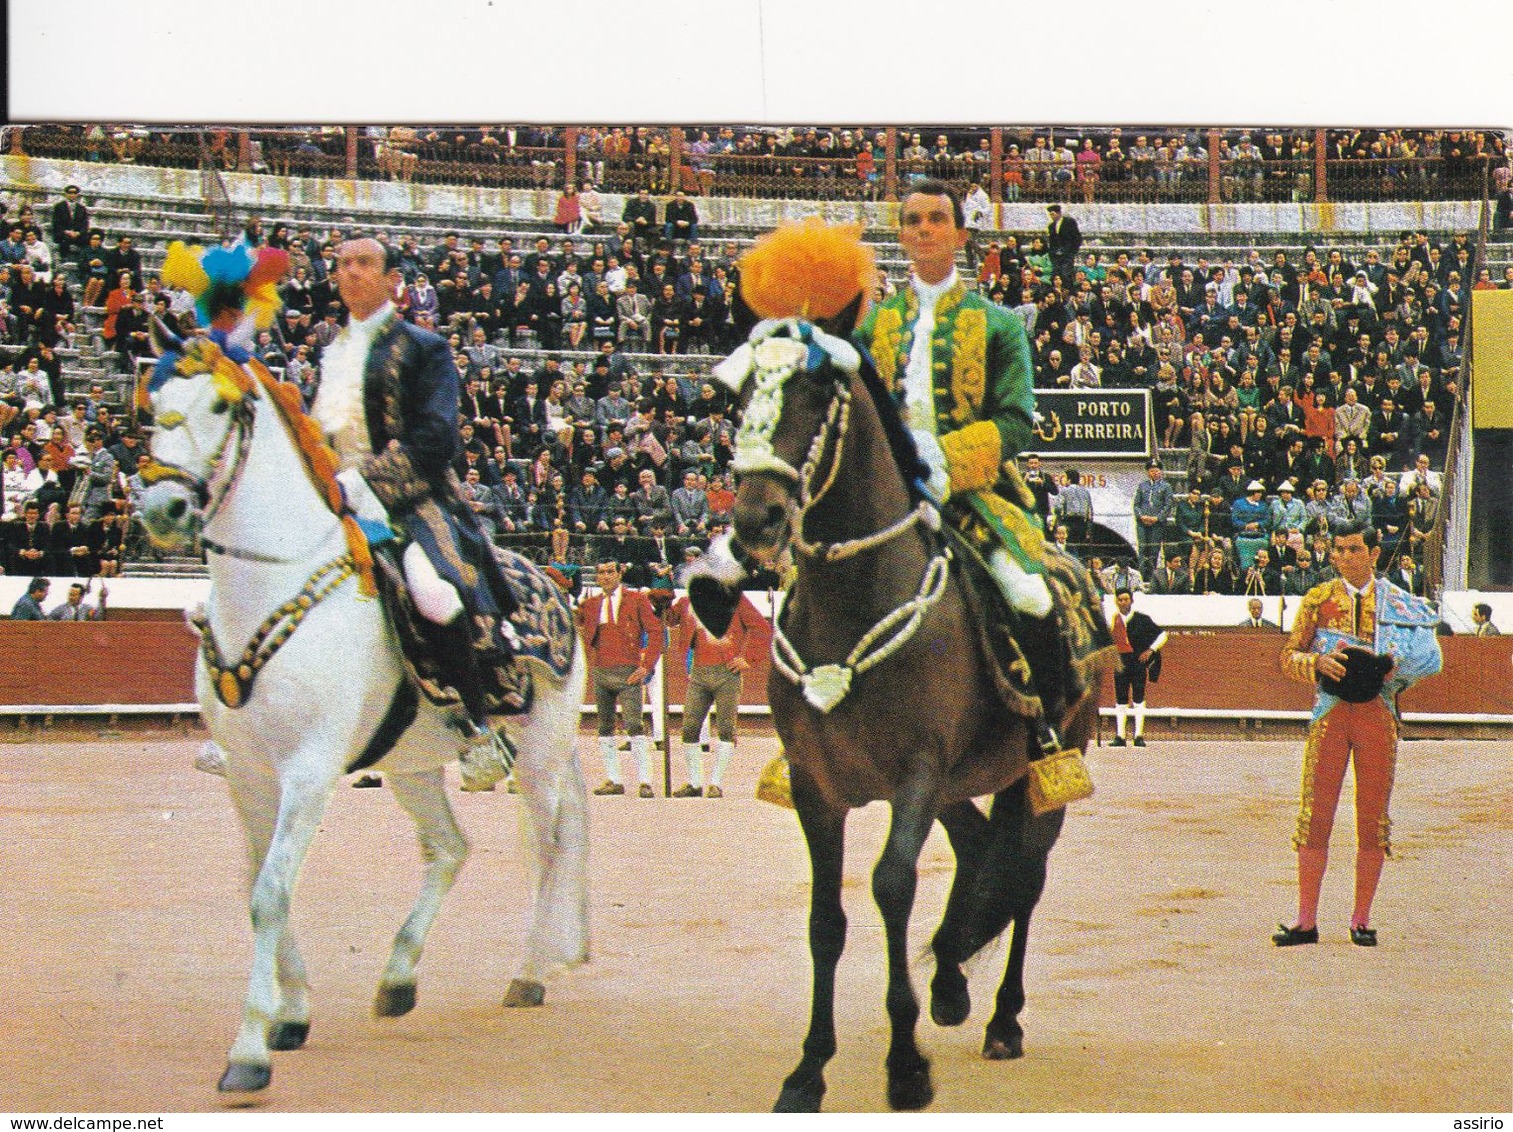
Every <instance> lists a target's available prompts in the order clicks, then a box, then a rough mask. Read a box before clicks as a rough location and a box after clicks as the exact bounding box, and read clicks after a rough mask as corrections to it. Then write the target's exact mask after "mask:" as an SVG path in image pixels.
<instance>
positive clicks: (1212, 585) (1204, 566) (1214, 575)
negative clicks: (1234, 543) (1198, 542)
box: [1193, 546, 1240, 594]
mask: <svg viewBox="0 0 1513 1132" xmlns="http://www.w3.org/2000/svg"><path fill="white" fill-rule="evenodd" d="M1239 586H1240V577H1239V573H1238V572H1237V571H1236V570H1235V568H1234V563H1233V562H1232V561H1231V560H1230V559H1229V557H1228V556H1227V555H1226V554H1225V552H1224V548H1223V547H1222V546H1212V547H1210V548H1209V550H1208V553H1207V556H1206V557H1205V558H1204V559H1203V561H1202V562H1201V563H1200V564H1199V566H1198V568H1197V570H1195V571H1194V572H1193V593H1195V594H1234V593H1238V592H1240V590H1239Z"/></svg>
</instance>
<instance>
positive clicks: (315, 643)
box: [144, 344, 588, 1092]
mask: <svg viewBox="0 0 1513 1132" xmlns="http://www.w3.org/2000/svg"><path fill="white" fill-rule="evenodd" d="M191 352H192V353H193V355H194V357H193V359H186V364H181V365H180V367H179V372H180V373H181V374H182V373H184V372H185V371H186V370H195V369H198V370H200V371H201V372H197V373H190V374H189V375H188V376H174V377H171V378H168V379H167V380H166V381H164V382H162V383H161V385H160V386H159V387H158V388H157V389H156V390H155V391H154V392H153V393H152V395H151V403H152V408H153V410H154V412H155V419H156V430H155V432H154V435H153V440H152V454H153V457H154V460H155V467H154V469H153V476H155V477H156V482H155V483H154V484H153V486H152V487H151V488H150V489H149V491H148V492H147V493H146V495H145V496H144V520H145V522H146V524H147V526H148V528H149V532H150V533H151V534H152V536H153V537H154V539H155V540H156V541H159V542H160V543H163V544H171V543H178V544H182V543H183V542H184V541H185V540H186V539H187V538H190V537H192V535H193V533H194V532H195V531H200V532H201V533H202V535H203V538H204V544H205V546H206V548H207V549H208V550H209V551H210V554H209V569H210V582H211V586H210V593H209V597H208V599H207V601H206V604H205V608H204V610H203V616H204V623H205V624H206V626H207V630H208V632H209V633H210V634H212V635H213V640H214V642H215V643H216V646H217V648H218V649H220V650H222V652H223V653H224V655H226V656H228V657H230V658H232V659H231V661H230V666H229V668H228V670H226V671H224V672H220V673H212V672H211V671H210V669H209V666H208V665H207V662H206V659H205V656H204V653H203V651H202V653H201V656H200V659H199V662H198V664H197V666H196V671H195V685H196V691H197V694H198V697H199V702H200V710H201V712H202V718H203V719H204V721H205V723H206V725H207V727H208V728H209V730H210V734H211V736H212V737H213V739H214V741H215V743H216V744H218V745H219V746H220V747H221V748H222V749H223V750H224V751H225V752H226V755H227V762H226V780H227V782H228V784H229V786H230V789H231V797H232V800H233V802H234V803H235V805H236V810H237V814H238V816H239V817H240V818H241V822H242V828H243V831H244V833H245V834H246V837H247V843H248V849H249V852H250V856H251V873H252V883H251V889H252V891H251V912H252V926H253V933H254V937H255V947H254V953H253V961H252V973H251V979H250V983H249V986H248V990H247V1000H246V1004H245V1006H244V1008H243V1012H242V1024H241V1029H240V1030H239V1032H238V1033H237V1036H236V1041H235V1043H234V1044H233V1045H232V1047H231V1051H230V1055H229V1058H228V1061H229V1064H228V1066H227V1069H226V1072H225V1074H224V1076H223V1077H222V1078H221V1081H220V1086H219V1087H220V1089H221V1090H222V1091H223V1092H250V1091H254V1090H257V1089H261V1088H264V1087H265V1086H266V1085H267V1084H268V1082H269V1080H270V1077H271V1065H270V1058H269V1051H270V1049H279V1050H284V1049H297V1048H299V1047H300V1046H301V1045H302V1044H303V1043H304V1041H305V1038H306V1036H307V1034H308V1032H309V1025H310V1001H309V990H308V984H307V981H306V977H305V966H304V963H303V961H302V960H301V958H300V954H299V950H298V948H297V946H296V944H295V939H294V934H293V931H292V930H291V928H290V925H289V905H290V899H291V897H292V895H293V892H294V886H295V881H296V879H297V877H298V875H299V870H300V865H301V863H302V861H303V860H304V856H305V852H306V850H307V849H308V848H309V846H310V842H311V839H312V838H313V837H314V836H315V832H316V829H317V828H318V826H319V825H320V821H321V816H322V814H323V813H324V811H325V808H326V803H327V800H328V799H329V798H330V796H331V791H332V788H333V786H334V785H335V783H336V782H337V780H338V779H339V778H341V776H342V775H343V773H345V772H346V771H347V770H348V769H349V768H350V767H351V765H352V763H353V761H354V760H355V759H357V758H358V757H359V756H360V754H361V753H362V752H363V751H364V749H365V748H366V747H367V745H368V744H369V742H370V740H371V739H372V737H373V736H374V734H375V732H376V731H377V729H378V728H379V727H380V725H381V721H383V720H384V718H385V713H386V712H387V711H388V709H389V708H390V705H391V703H392V702H393V701H394V699H395V696H396V691H397V690H398V689H399V687H400V684H401V681H402V680H403V679H404V678H405V677H404V674H403V669H402V661H401V657H400V654H399V650H398V644H397V642H396V640H395V637H394V633H393V631H392V629H391V627H390V626H389V623H388V620H387V618H386V617H385V615H384V613H383V611H382V609H381V608H380V606H379V602H378V601H377V599H376V598H372V597H368V596H364V595H363V594H360V593H359V585H358V579H357V577H356V576H354V573H353V559H352V558H351V557H350V555H351V549H350V547H349V542H348V539H347V534H346V530H347V528H346V527H345V526H344V524H343V522H342V521H341V520H340V519H338V517H337V515H336V513H335V512H334V511H333V509H332V508H331V506H329V504H328V500H329V499H330V498H331V495H332V487H331V481H330V480H329V478H325V482H322V479H323V476H322V474H321V472H320V471H319V469H318V468H316V469H314V470H312V467H311V466H310V463H309V462H308V460H307V456H306V454H305V453H307V452H308V451H309V450H311V449H312V448H313V447H317V446H315V445H312V443H311V437H310V433H309V430H310V429H311V428H313V426H312V425H311V424H310V423H309V419H308V418H306V417H304V416H303V414H302V413H300V412H299V411H298V409H297V408H295V407H293V406H292V405H280V404H279V400H280V399H279V398H277V397H275V396H274V395H273V393H274V389H275V384H276V383H275V382H274V379H273V378H272V376H271V375H270V374H269V373H268V372H267V370H265V369H262V368H261V366H260V365H259V364H258V363H257V362H255V361H254V362H250V363H248V364H247V365H246V366H237V365H235V364H234V363H232V362H231V361H230V360H229V359H227V358H225V357H224V355H220V354H219V353H218V351H216V350H215V347H214V346H209V345H208V344H197V345H196V346H194V347H192V348H191ZM206 358H208V359H209V362H208V363H207V362H205V361H204V359H206ZM207 368H208V369H209V370H210V371H211V372H205V370H206V369H207ZM301 428H304V429H305V430H306V431H305V433H304V436H303V441H302V440H301V436H300V430H301ZM327 471H329V469H327ZM301 595H304V597H305V598H307V599H308V600H302V598H301ZM296 630H297V631H296ZM259 641H261V642H262V647H261V649H258V648H255V647H254V646H255V645H256V644H257V643H258V642H259ZM244 642H252V644H249V646H248V647H249V649H250V650H251V653H252V655H250V656H248V657H244V659H246V660H248V661H250V663H246V664H241V665H239V662H238V660H237V658H238V657H239V656H243V654H241V653H239V652H236V651H233V650H240V649H241V648H242V645H243V643H244ZM270 649H271V650H272V651H271V655H270V653H269V650H270ZM238 667H240V669H241V670H240V671H237V669H238ZM537 667H538V668H539V669H540V671H538V672H537V673H536V677H535V683H536V695H535V701H534V704H533V707H532V710H531V711H530V713H529V714H528V715H525V716H521V717H518V718H517V719H511V720H510V721H509V724H510V727H511V729H512V733H513V738H514V739H515V741H516V746H517V748H518V750H519V752H520V754H519V758H518V761H517V762H516V765H515V769H514V774H515V781H516V783H517V785H518V788H519V791H520V796H521V798H522V799H523V805H522V806H521V807H520V812H521V822H522V827H523V832H524V836H525V841H526V843H527V845H528V853H529V855H530V858H531V860H532V862H533V864H534V866H535V891H534V894H533V895H534V899H535V909H534V913H535V914H534V918H533V920H532V923H531V928H530V932H529V935H528V937H527V940H526V946H525V957H524V961H523V962H522V964H521V966H520V968H519V971H518V973H517V975H516V977H515V979H514V981H513V982H512V983H511V984H510V988H509V991H508V993H507V994H506V997H505V1003H504V1004H505V1005H506V1006H535V1005H539V1004H540V1003H541V1002H542V1001H543V999H544V996H545V988H544V983H543V980H544V979H545V978H546V977H547V975H548V974H549V973H550V972H551V971H553V970H554V969H556V968H559V967H562V966H570V965H573V964H576V963H579V962H582V961H584V960H585V959H587V957H588V897H587V856H588V807H587V798H586V794H585V788H584V781H583V775H582V772H581V770H580V769H579V766H578V759H577V753H576V746H575V737H576V734H577V727H578V716H579V711H580V707H581V705H582V702H583V684H584V673H585V671H586V665H585V661H584V657H583V649H582V642H581V640H580V641H578V642H576V644H575V647H574V653H573V659H572V664H571V669H570V670H569V672H568V674H567V676H566V678H565V679H561V680H557V679H555V678H548V677H549V673H548V672H547V671H546V669H545V667H544V666H540V665H538V666H537ZM249 674H250V677H251V679H250V680H249V679H248V677H249ZM253 680H255V683H252V682H251V681H253ZM230 704H238V705H239V706H230ZM496 722H497V721H496ZM459 747H460V741H459V738H458V736H457V733H456V732H455V731H453V730H451V729H450V728H449V727H448V726H447V723H446V720H445V717H444V716H443V714H442V712H441V710H440V709H438V708H436V707H434V706H433V705H431V704H430V702H429V701H427V700H426V699H425V698H424V697H421V700H420V706H419V713H418V716H417V718H416V719H415V721H414V722H413V723H412V724H411V725H410V726H409V727H408V729H406V730H405V731H404V732H403V733H402V735H400V737H399V739H398V741H397V742H395V743H394V745H393V747H392V749H391V750H390V751H389V752H388V753H387V754H386V755H384V757H383V758H382V759H381V760H380V761H379V762H378V763H377V764H376V768H377V769H380V770H383V771H384V772H385V777H386V779H387V781H388V783H389V786H390V787H391V788H392V790H393V791H394V795H395V797H396V798H397V799H398V801H399V804H400V805H401V806H402V807H403V808H404V810H405V812H406V813H408V814H409V815H410V817H411V819H412V820H413V821H414V822H415V828H416V832H417V833H418V835H419V838H420V850H421V857H422V860H423V861H424V878H423V882H422V884H421V888H420V894H419V896H418V898H417V899H416V901H415V905H414V907H413V908H412V909H411V911H410V914H409V916H408V918H407V919H406V920H405V922H404V924H403V926H402V927H401V928H400V929H399V932H398V934H397V935H396V936H395V939H394V946H393V950H392V952H391V953H390V955H389V961H388V964H387V965H386V966H385V967H384V970H383V975H382V977H381V979H380V982H379V986H378V993H377V995H376V998H375V1001H374V1012H375V1014H377V1015H379V1016H381V1017H396V1016H398V1015H402V1014H405V1013H407V1012H408V1011H409V1010H410V1009H411V1008H412V1007H413V1006H414V1005H415V968H416V964H417V962H418V961H419V959H420V952H421V948H422V946H423V945H424V943H425V938H426V933H427V931H428V930H429V929H430V926H431V923H432V921H433V920H434V919H435V916H436V913H437V911H438V910H439V908H440V905H441V900H442V898H443V897H444V896H445V895H446V893H447V891H448V890H449V889H450V888H451V887H452V883H453V881H454V880H455V879H456V876H457V871H458V869H459V868H460V867H461V865H462V863H463V860H464V859H465V858H466V856H467V852H468V846H467V841H466V839H465V838H464V837H463V835H462V833H461V831H460V830H459V829H458V828H457V823H456V821H455V820H454V819H453V816H452V810H451V807H450V806H449V805H448V802H447V797H446V793H445V792H444V790H443V784H444V778H443V767H444V765H445V764H446V763H448V762H450V761H452V760H453V759H455V758H456V757H457V756H458V752H459Z"/></svg>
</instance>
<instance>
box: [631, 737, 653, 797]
mask: <svg viewBox="0 0 1513 1132" xmlns="http://www.w3.org/2000/svg"><path fill="white" fill-rule="evenodd" d="M630 753H631V754H632V755H634V756H635V757H636V776H637V777H638V778H639V779H640V781H641V785H642V786H650V785H651V739H650V738H648V737H647V736H645V735H634V736H632V737H631V740H630Z"/></svg>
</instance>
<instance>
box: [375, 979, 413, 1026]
mask: <svg viewBox="0 0 1513 1132" xmlns="http://www.w3.org/2000/svg"><path fill="white" fill-rule="evenodd" d="M414 1009H415V984H414V983H381V984H379V987H378V994H377V995H375V996H374V998H373V1013H374V1014H375V1015H376V1016H377V1017H379V1018H402V1017H403V1016H404V1015H406V1014H408V1013H409V1012H410V1011H412V1010H414Z"/></svg>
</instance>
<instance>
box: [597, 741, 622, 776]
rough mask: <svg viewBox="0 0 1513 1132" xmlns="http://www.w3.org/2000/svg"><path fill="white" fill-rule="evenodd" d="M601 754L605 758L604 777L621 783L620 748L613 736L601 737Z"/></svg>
mask: <svg viewBox="0 0 1513 1132" xmlns="http://www.w3.org/2000/svg"><path fill="white" fill-rule="evenodd" d="M599 753H600V754H601V755H603V756H604V777H605V778H607V779H609V780H610V781H611V782H613V783H615V784H616V785H618V784H619V783H620V748H619V746H618V745H616V743H615V737H614V736H613V735H601V736H599Z"/></svg>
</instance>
